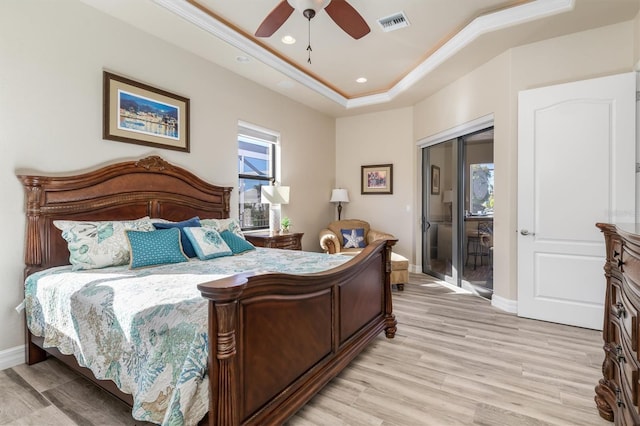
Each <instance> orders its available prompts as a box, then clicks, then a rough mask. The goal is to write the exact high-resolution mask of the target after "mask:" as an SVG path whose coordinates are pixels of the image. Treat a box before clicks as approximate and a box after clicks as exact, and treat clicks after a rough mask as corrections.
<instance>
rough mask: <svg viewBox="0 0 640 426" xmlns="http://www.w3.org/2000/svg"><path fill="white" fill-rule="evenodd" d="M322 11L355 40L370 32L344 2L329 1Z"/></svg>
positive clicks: (363, 21)
mask: <svg viewBox="0 0 640 426" xmlns="http://www.w3.org/2000/svg"><path fill="white" fill-rule="evenodd" d="M324 10H326V11H327V13H328V14H329V16H330V17H331V19H333V22H335V23H336V24H338V26H339V27H340V28H342V29H343V30H344V32H346V33H347V34H349V35H350V36H351V37H353V38H355V39H356V40H358V39H359V38H362V37H364V36H366V35H367V34H369V32H370V31H371V29H370V28H369V25H367V23H366V22H365V20H364V18H363V17H362V16H361V15H360V14H359V13H358V11H357V10H355V9H354V8H353V6H351V5H350V4H349V3H347V2H346V0H331V3H329V4H328V5H327V7H325V8H324Z"/></svg>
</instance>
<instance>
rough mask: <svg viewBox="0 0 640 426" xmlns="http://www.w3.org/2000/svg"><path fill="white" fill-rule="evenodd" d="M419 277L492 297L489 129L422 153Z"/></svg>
mask: <svg viewBox="0 0 640 426" xmlns="http://www.w3.org/2000/svg"><path fill="white" fill-rule="evenodd" d="M422 165H423V166H422V172H423V176H422V188H423V193H422V271H423V272H424V273H426V274H429V275H433V276H435V277H437V278H439V279H441V280H444V281H446V282H449V283H451V284H454V285H456V286H461V287H463V288H465V289H467V290H470V291H473V292H474V293H476V294H479V295H481V296H483V297H487V298H491V295H492V292H493V208H494V203H493V181H494V165H493V128H489V129H483V130H481V131H478V132H474V133H472V134H467V135H462V136H460V137H456V138H455V139H451V140H448V141H443V142H439V143H434V144H433V145H429V146H426V147H423V148H422Z"/></svg>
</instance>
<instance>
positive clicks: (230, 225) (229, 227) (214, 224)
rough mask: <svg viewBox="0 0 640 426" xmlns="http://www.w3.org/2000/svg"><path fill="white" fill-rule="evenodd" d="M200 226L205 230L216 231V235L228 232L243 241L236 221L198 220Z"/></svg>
mask: <svg viewBox="0 0 640 426" xmlns="http://www.w3.org/2000/svg"><path fill="white" fill-rule="evenodd" d="M200 225H201V226H204V227H205V228H213V229H215V230H216V231H218V233H222V232H224V231H229V232H231V233H232V234H236V235H237V236H239V237H240V238H242V239H243V240H244V239H245V238H244V234H243V233H242V228H241V227H240V222H238V219H232V218H229V219H200Z"/></svg>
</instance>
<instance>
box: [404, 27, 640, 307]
mask: <svg viewBox="0 0 640 426" xmlns="http://www.w3.org/2000/svg"><path fill="white" fill-rule="evenodd" d="M634 40H635V36H634V22H627V23H622V24H618V25H612V26H608V27H603V28H599V29H595V30H590V31H585V32H581V33H576V34H572V35H568V36H564V37H558V38H555V39H552V40H548V41H543V42H539V43H534V44H530V45H526V46H522V47H518V48H514V49H511V50H509V51H507V52H505V53H503V54H501V55H499V56H497V57H496V58H494V59H492V60H491V61H489V62H487V63H486V64H484V65H483V66H481V67H479V68H478V69H477V70H475V71H473V72H472V73H470V74H468V75H466V76H464V77H462V78H460V79H458V80H457V81H455V82H454V83H452V84H450V85H449V86H447V87H445V88H443V89H442V90H441V91H439V92H438V93H436V94H434V95H433V96H431V97H429V98H427V99H425V100H424V101H422V102H420V103H419V104H417V105H416V106H415V114H414V120H413V121H414V125H415V127H414V128H415V130H414V139H415V140H419V139H421V138H425V137H428V136H430V135H434V134H437V133H439V132H442V131H444V130H447V129H450V128H452V127H455V126H458V125H461V124H463V123H466V122H469V121H471V120H474V119H476V118H478V117H483V116H485V115H487V114H493V115H494V124H495V139H494V163H495V215H494V233H495V234H494V237H495V240H494V252H495V257H494V292H495V293H494V294H496V295H498V296H499V297H502V298H505V299H509V300H517V258H516V257H517V239H516V235H517V234H516V232H515V231H516V230H517V172H518V171H517V131H518V127H517V119H518V116H517V100H518V92H519V91H520V90H525V89H531V88H534V87H541V86H547V85H551V84H556V83H562V82H568V81H574V80H582V79H587V78H593V77H597V76H603V75H608V74H615V73H620V72H628V71H631V70H632V67H633V64H634V61H635V58H636V56H635V55H636V54H635V44H634ZM414 158H415V162H416V168H417V169H419V167H420V156H419V152H418V150H415V156H414ZM414 182H416V203H419V201H420V199H421V198H420V194H421V187H420V178H419V176H418V175H416V176H414ZM419 252H420V245H419V244H416V246H415V253H416V258H420V256H421V254H420V253H419Z"/></svg>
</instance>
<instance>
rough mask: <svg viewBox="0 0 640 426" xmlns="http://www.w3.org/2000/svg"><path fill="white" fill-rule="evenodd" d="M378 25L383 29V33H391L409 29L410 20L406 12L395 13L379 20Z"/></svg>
mask: <svg viewBox="0 0 640 426" xmlns="http://www.w3.org/2000/svg"><path fill="white" fill-rule="evenodd" d="M378 24H380V27H381V28H382V31H384V32H385V33H386V32H389V31H395V30H399V29H400V28H404V27H408V26H409V20H408V19H407V16H406V15H405V14H404V12H398V13H394V14H393V15H390V16H387V17H385V18H380V19H378Z"/></svg>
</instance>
